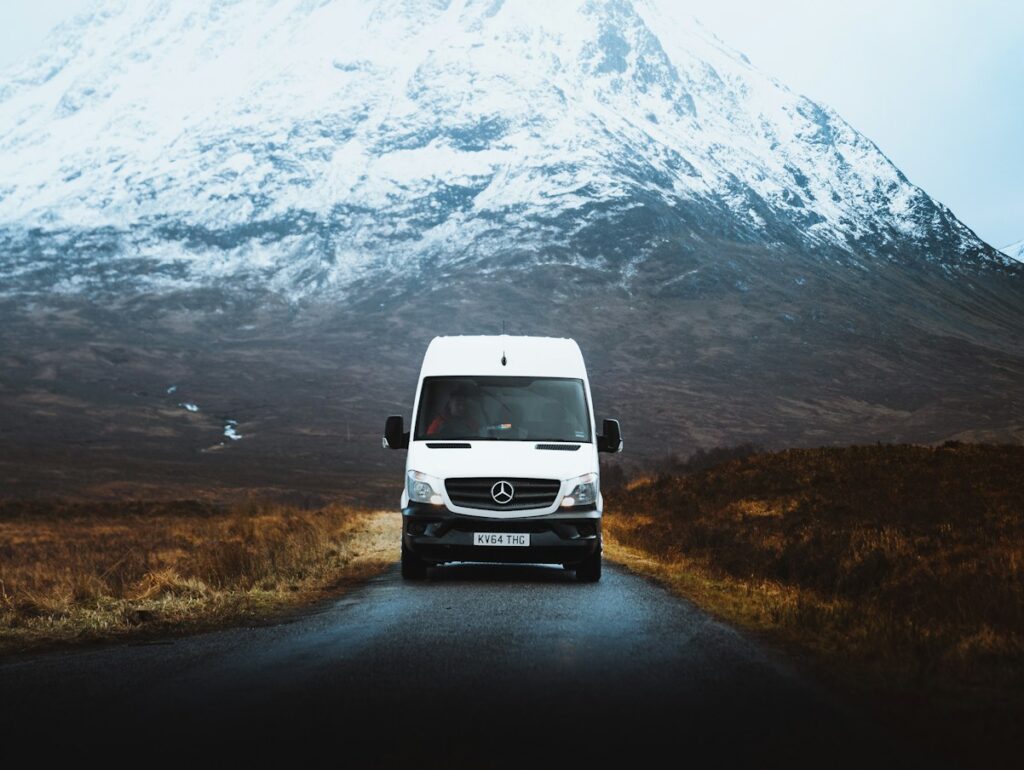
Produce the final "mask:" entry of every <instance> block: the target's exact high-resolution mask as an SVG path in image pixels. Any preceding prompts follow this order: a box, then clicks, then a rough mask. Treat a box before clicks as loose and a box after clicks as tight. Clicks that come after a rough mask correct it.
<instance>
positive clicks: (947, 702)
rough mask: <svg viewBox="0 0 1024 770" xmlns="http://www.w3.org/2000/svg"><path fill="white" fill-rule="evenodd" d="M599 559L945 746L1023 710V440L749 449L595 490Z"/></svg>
mask: <svg viewBox="0 0 1024 770" xmlns="http://www.w3.org/2000/svg"><path fill="white" fill-rule="evenodd" d="M607 498H608V501H607V507H608V509H609V510H610V511H613V513H611V514H610V515H608V516H606V520H605V533H606V537H607V541H608V542H607V546H606V548H607V554H608V555H609V556H610V557H611V558H613V559H617V560H619V561H621V562H623V563H625V564H626V565H627V566H629V567H631V568H633V569H634V570H636V571H638V572H641V573H645V574H648V575H650V576H653V577H655V578H658V579H660V580H662V581H664V582H665V583H667V584H668V585H669V586H671V587H672V588H673V589H674V590H676V591H677V592H679V593H680V594H682V595H683V596H686V597H688V598H690V599H691V600H693V601H694V602H695V603H697V604H699V605H701V606H702V607H705V608H707V609H709V610H710V611H712V612H713V613H715V614H717V615H718V616H720V617H722V618H724V619H726V620H728V621H730V622H733V623H736V624H738V625H740V626H742V627H744V628H747V629H749V630H753V631H756V632H758V633H760V634H762V635H765V636H767V637H768V638H770V639H772V640H774V641H776V642H778V643H780V644H782V645H784V646H787V647H789V648H790V649H793V650H796V651H798V652H800V653H803V655H802V657H803V658H804V659H805V660H809V661H811V662H812V665H814V667H815V668H816V669H817V672H818V673H821V674H824V675H825V676H826V677H827V678H828V679H830V680H831V682H832V683H833V684H834V685H837V686H840V687H843V688H844V689H848V690H850V691H852V692H853V693H855V694H857V695H859V696H862V697H865V698H868V699H870V700H872V701H873V702H874V703H876V704H878V705H881V706H882V708H883V710H884V711H885V713H886V716H887V718H889V719H891V720H895V721H897V722H898V723H899V724H900V725H901V726H905V727H906V729H907V730H910V731H914V732H917V733H923V734H927V736H928V738H929V739H931V740H939V741H941V742H943V744H944V745H946V746H947V747H948V748H949V750H950V751H954V752H956V753H958V754H959V755H960V756H962V757H964V758H967V759H970V760H971V761H977V760H978V758H979V757H980V756H984V757H986V758H987V760H988V761H989V762H990V763H992V764H1006V763H1007V758H1008V757H1011V756H1014V755H1017V756H1019V754H1017V752H1019V751H1020V748H1021V739H1020V737H1019V734H1018V733H1019V730H1018V728H1019V723H1020V720H1021V719H1022V717H1024V447H1017V446H982V445H947V446H943V447H938V448H929V447H918V446H868V447H849V448H844V449H814V450H789V451H785V452H777V453H759V454H753V455H751V456H749V457H745V458H739V459H734V460H730V461H727V462H724V463H722V464H720V465H717V466H715V467H712V468H710V469H704V470H701V471H698V472H694V473H688V474H680V473H665V474H661V475H658V476H650V477H640V478H636V479H633V480H632V481H630V482H629V483H628V484H626V485H625V486H624V487H623V488H621V489H620V490H618V491H616V492H612V493H609V494H608V495H607Z"/></svg>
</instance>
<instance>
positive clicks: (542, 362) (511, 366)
mask: <svg viewBox="0 0 1024 770" xmlns="http://www.w3.org/2000/svg"><path fill="white" fill-rule="evenodd" d="M503 355H504V357H505V365H502V363H501V358H502V356H503ZM458 375H493V376H499V377H500V376H505V377H538V376H542V377H574V378H579V379H583V380H585V379H586V378H587V370H586V367H585V366H584V365H583V354H582V353H581V352H580V346H579V345H577V344H576V341H575V340H571V339H567V338H564V337H514V336H512V335H508V334H502V335H500V336H499V335H492V336H456V337H434V339H433V340H431V341H430V345H429V346H428V347H427V352H426V354H425V355H424V356H423V368H422V369H421V370H420V377H444V376H449V377H452V376H458Z"/></svg>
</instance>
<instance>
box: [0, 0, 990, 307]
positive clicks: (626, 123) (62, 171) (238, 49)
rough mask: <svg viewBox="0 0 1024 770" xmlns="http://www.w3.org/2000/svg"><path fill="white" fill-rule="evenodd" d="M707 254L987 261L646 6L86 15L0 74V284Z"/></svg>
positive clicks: (797, 104) (338, 7)
mask: <svg viewBox="0 0 1024 770" xmlns="http://www.w3.org/2000/svg"><path fill="white" fill-rule="evenodd" d="M718 242H729V243H737V244H741V245H742V244H756V245H757V246H758V247H764V248H767V249H769V250H773V249H774V250H784V251H789V252H793V251H796V252H799V253H803V254H816V255H821V256H822V258H826V257H827V258H831V259H839V260H840V261H844V260H845V261H847V262H849V263H851V264H860V263H861V262H863V261H864V260H868V261H870V260H877V259H888V260H891V259H896V258H899V259H912V260H919V261H930V262H936V263H940V264H941V265H942V266H944V267H945V268H947V269H948V268H950V267H954V268H955V267H956V266H958V265H982V266H983V265H994V264H999V263H1001V262H1003V261H1005V258H1004V257H1003V256H1002V255H1001V254H999V252H996V251H995V250H993V249H991V248H990V247H988V246H987V245H986V244H984V243H983V242H981V241H980V240H979V239H978V238H977V237H976V236H975V235H974V234H973V233H972V232H971V231H970V230H969V229H968V228H967V227H965V226H964V225H963V224H961V223H960V222H959V221H958V220H957V219H956V217H955V216H953V214H952V213H951V212H950V211H949V210H948V209H947V208H946V207H944V206H943V205H941V204H940V203H937V202H936V201H934V200H932V199H931V198H930V197H929V196H928V195H927V194H926V193H925V192H923V191H922V190H920V189H919V188H917V187H916V186H914V185H913V184H912V183H911V182H909V181H908V180H907V179H906V178H905V177H904V175H903V174H902V173H901V172H900V171H899V169H897V168H896V167H895V166H894V165H893V164H892V163H891V162H890V161H889V160H888V159H887V158H886V157H885V155H884V154H883V153H882V152H881V151H880V150H879V149H878V147H876V146H875V145H874V144H873V143H872V142H871V141H870V140H869V139H867V138H866V137H864V136H863V135H861V134H860V133H858V132H857V131H856V130H855V129H853V128H852V127H851V126H850V125H849V124H847V123H846V122H845V121H844V120H843V119H842V118H841V117H840V116H839V115H837V114H836V113H835V112H833V111H832V110H830V109H828V108H827V107H824V106H821V105H818V104H815V103H814V102H812V101H810V100H808V99H806V98H803V97H801V96H799V95H797V94H794V93H793V92H792V91H790V90H789V89H787V88H786V87H785V86H784V85H783V84H781V83H779V82H778V81H776V80H774V79H773V78H772V77H770V76H769V75H768V74H766V73H763V72H761V71H760V70H759V69H757V67H756V66H754V65H753V64H751V63H750V62H749V61H748V60H747V59H746V57H745V56H743V55H742V54H741V53H739V52H737V51H735V50H733V49H731V48H729V47H728V46H727V45H726V44H725V43H723V42H722V41H720V40H719V39H718V38H717V37H716V36H715V35H714V34H713V33H712V32H711V31H709V30H707V29H705V28H704V27H703V26H701V24H700V23H699V22H697V21H696V20H694V19H692V18H689V17H688V16H686V15H684V14H682V13H680V12H678V10H677V9H676V8H675V5H674V4H673V3H670V2H654V1H653V0H652V1H651V2H647V1H643V0H636V1H635V2H630V1H629V0H609V1H607V2H602V1H599V0H572V1H569V0H567V1H566V2H558V3H550V2H544V1H543V0H508V1H507V2H503V1H502V0H432V1H429V2H428V1H427V0H423V1H419V0H371V1H368V2H356V1H355V0H321V1H317V2H314V1H313V0H244V1H239V0H197V2H190V3H174V2H170V0H150V1H148V2H127V0H108V1H101V2H97V3H96V4H95V6H94V7H93V9H92V10H91V11H90V12H88V13H86V14H83V15H80V16H78V17H77V18H74V19H73V20H71V21H69V22H67V23H66V24H64V25H63V26H61V27H60V28H58V29H57V30H56V31H55V33H54V34H53V35H52V36H51V37H50V38H49V40H48V42H47V44H46V46H45V48H44V50H43V51H42V52H41V53H40V54H39V55H38V56H37V57H36V58H34V59H32V60H31V61H29V62H27V63H25V64H23V65H21V66H18V67H15V68H13V69H11V70H9V71H7V72H6V73H4V75H3V76H2V78H0V280H2V282H3V283H2V285H3V287H4V288H5V289H6V290H8V291H11V290H32V289H47V290H49V289H53V288H56V289H58V290H72V291H73V290H77V289H80V288H87V287H89V286H91V285H94V284H95V283H96V282H97V281H102V282H103V283H104V285H110V284H111V282H114V283H117V282H119V281H122V280H130V281H132V282H134V283H137V284H141V285H144V286H146V287H148V288H161V287H164V288H174V287H182V286H186V287H187V286H201V285H209V284H213V283H217V282H219V281H222V280H223V279H225V278H228V277H231V278H234V279H245V280H246V281H247V282H249V283H253V282H255V283H260V284H262V285H265V286H267V287H269V288H272V289H276V290H279V291H282V292H284V293H286V294H289V295H302V294H308V293H310V292H318V291H319V292H323V291H330V290H332V289H339V290H340V289H344V288H345V287H346V286H348V285H350V284H351V282H352V281H354V280H356V279H359V278H366V277H369V276H372V275H375V274H379V273H381V271H384V272H385V273H387V274H395V273H399V272H400V273H403V274H406V275H416V274H417V273H418V272H419V271H422V270H425V269H428V268H439V267H440V268H444V267H445V266H448V265H465V264H468V263H473V264H476V265H477V266H478V267H479V268H480V269H482V270H489V269H493V268H494V266H496V265H510V264H527V265H529V264H535V263H536V262H538V261H541V262H545V263H552V262H554V263H560V264H566V265H576V266H585V267H588V268H592V269H594V270H596V271H600V272H603V273H607V274H608V276H609V277H610V278H611V279H613V280H614V281H615V282H618V283H620V284H623V285H628V283H629V282H630V280H631V279H632V276H633V275H635V273H636V271H637V266H638V265H639V264H641V263H643V262H644V260H645V259H647V258H648V257H649V256H650V255H651V254H652V253H655V252H657V253H664V252H665V251H666V250H668V251H681V252H686V251H689V252H692V251H694V250H698V251H699V250H701V249H704V250H709V249H711V246H712V245H713V244H715V243H718Z"/></svg>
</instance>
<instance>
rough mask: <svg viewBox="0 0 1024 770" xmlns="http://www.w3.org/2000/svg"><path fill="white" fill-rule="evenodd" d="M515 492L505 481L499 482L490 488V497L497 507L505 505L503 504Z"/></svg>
mask: <svg viewBox="0 0 1024 770" xmlns="http://www.w3.org/2000/svg"><path fill="white" fill-rule="evenodd" d="M515 492H516V491H515V489H513V488H512V485H511V484H509V483H508V482H507V481H499V482H498V483H497V484H495V485H494V486H493V487H491V497H493V498H494V502H496V503H497V504H498V505H505V503H507V502H509V501H510V500H511V499H512V495H514V494H515Z"/></svg>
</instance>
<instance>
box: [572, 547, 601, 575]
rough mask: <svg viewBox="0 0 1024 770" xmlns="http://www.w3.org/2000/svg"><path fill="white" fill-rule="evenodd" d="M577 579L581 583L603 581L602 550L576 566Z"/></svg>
mask: <svg viewBox="0 0 1024 770" xmlns="http://www.w3.org/2000/svg"><path fill="white" fill-rule="evenodd" d="M576 579H577V580H578V581H579V582H581V583H596V582H597V581H598V580H600V579H601V549H598V550H597V551H595V552H594V554H593V555H592V556H588V557H587V558H586V559H584V560H583V561H581V562H580V563H579V564H577V565H576Z"/></svg>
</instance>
